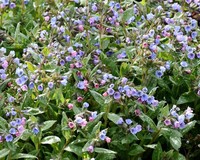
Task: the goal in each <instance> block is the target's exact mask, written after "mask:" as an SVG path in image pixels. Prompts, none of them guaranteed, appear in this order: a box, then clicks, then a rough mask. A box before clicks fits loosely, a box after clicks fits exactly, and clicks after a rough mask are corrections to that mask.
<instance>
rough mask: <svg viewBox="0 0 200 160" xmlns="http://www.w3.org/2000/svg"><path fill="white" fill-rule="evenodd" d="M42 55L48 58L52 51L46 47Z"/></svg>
mask: <svg viewBox="0 0 200 160" xmlns="http://www.w3.org/2000/svg"><path fill="white" fill-rule="evenodd" d="M42 53H43V55H44V56H48V55H49V53H50V50H49V48H47V47H44V49H43V50H42Z"/></svg>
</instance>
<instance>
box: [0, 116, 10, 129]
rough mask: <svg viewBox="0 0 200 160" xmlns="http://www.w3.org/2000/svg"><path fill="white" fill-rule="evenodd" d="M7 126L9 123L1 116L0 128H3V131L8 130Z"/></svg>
mask: <svg viewBox="0 0 200 160" xmlns="http://www.w3.org/2000/svg"><path fill="white" fill-rule="evenodd" d="M7 125H8V123H7V121H6V120H5V119H4V118H3V117H1V116H0V126H1V127H2V129H6V126H7Z"/></svg>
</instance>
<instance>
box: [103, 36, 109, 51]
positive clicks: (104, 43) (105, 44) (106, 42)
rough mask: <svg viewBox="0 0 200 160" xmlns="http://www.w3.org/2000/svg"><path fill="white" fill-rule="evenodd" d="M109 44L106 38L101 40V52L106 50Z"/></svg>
mask: <svg viewBox="0 0 200 160" xmlns="http://www.w3.org/2000/svg"><path fill="white" fill-rule="evenodd" d="M109 44H110V39H108V38H103V39H102V40H101V48H102V50H104V49H106V48H108V46H109Z"/></svg>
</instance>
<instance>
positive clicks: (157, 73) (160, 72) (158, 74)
mask: <svg viewBox="0 0 200 160" xmlns="http://www.w3.org/2000/svg"><path fill="white" fill-rule="evenodd" d="M162 76H163V72H162V71H160V70H157V71H156V77H158V78H161V77H162Z"/></svg>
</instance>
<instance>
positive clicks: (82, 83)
mask: <svg viewBox="0 0 200 160" xmlns="http://www.w3.org/2000/svg"><path fill="white" fill-rule="evenodd" d="M77 88H79V89H84V88H85V84H84V81H80V82H78V84H77Z"/></svg>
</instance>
